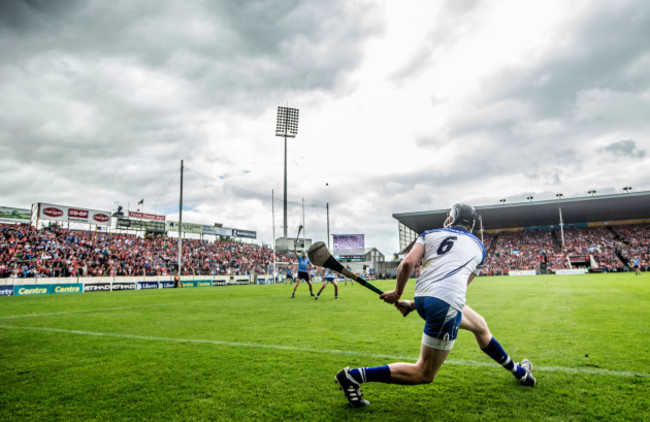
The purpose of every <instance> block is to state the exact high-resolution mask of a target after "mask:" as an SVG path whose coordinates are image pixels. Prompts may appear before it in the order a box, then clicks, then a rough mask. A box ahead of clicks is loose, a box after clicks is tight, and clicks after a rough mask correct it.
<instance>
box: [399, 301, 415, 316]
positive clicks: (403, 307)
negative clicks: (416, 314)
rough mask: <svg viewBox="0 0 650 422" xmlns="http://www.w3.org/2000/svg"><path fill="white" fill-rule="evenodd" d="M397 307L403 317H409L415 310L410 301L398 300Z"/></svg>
mask: <svg viewBox="0 0 650 422" xmlns="http://www.w3.org/2000/svg"><path fill="white" fill-rule="evenodd" d="M395 307H396V308H397V310H398V311H400V312H401V313H402V315H404V316H407V315H408V314H410V313H411V311H412V310H413V309H412V308H411V302H410V301H408V300H398V301H397V302H395Z"/></svg>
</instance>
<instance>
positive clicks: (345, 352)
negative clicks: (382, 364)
mask: <svg viewBox="0 0 650 422" xmlns="http://www.w3.org/2000/svg"><path fill="white" fill-rule="evenodd" d="M0 328H4V329H13V330H33V331H46V332H53V333H65V334H77V335H82V336H94V337H114V338H125V339H133V340H145V341H166V342H172V343H194V344H214V345H218V346H230V347H251V348H256V349H272V350H289V351H294V352H307V353H322V354H334V355H349V356H363V357H370V358H376V359H390V360H393V361H403V360H407V361H416V360H417V357H409V356H393V355H382V354H374V353H363V352H357V351H348V350H335V349H332V350H321V349H308V348H305V347H293V346H277V345H273V344H258V343H237V342H230V341H219V340H201V339H184V338H170V337H152V336H138V335H133V334H117V333H96V332H91V331H79V330H64V329H62V328H47V327H24V326H23V327H21V326H13V325H0ZM445 362H446V363H450V364H452V365H463V366H481V367H496V366H497V364H496V363H489V362H474V361H469V360H454V359H449V360H446V361H445ZM534 370H535V371H542V372H565V373H569V374H585V375H611V376H616V377H628V378H630V377H641V378H646V377H648V376H650V374H645V373H640V372H630V371H612V370H609V369H603V368H566V367H562V366H535V367H534Z"/></svg>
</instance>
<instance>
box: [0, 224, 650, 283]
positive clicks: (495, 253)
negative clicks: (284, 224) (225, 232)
mask: <svg viewBox="0 0 650 422" xmlns="http://www.w3.org/2000/svg"><path fill="white" fill-rule="evenodd" d="M483 242H484V244H485V248H486V250H487V258H486V261H485V265H484V267H483V274H485V275H505V274H508V273H509V272H510V271H513V270H534V271H542V269H544V270H546V271H548V272H554V271H556V270H558V269H565V268H575V267H576V266H577V267H589V268H591V269H592V270H597V271H622V270H625V269H626V268H627V267H629V266H631V265H632V262H633V261H634V260H635V259H639V260H640V266H641V268H642V269H643V270H644V271H648V270H650V224H634V225H619V226H611V227H588V228H587V227H581V228H565V229H564V230H563V231H560V230H537V231H528V230H524V231H501V232H498V233H494V234H490V233H484V236H483ZM182 244H183V247H182V272H183V274H184V275H188V274H195V275H248V274H251V273H257V274H263V273H270V272H271V267H272V265H273V251H272V250H271V249H270V248H268V247H265V246H258V245H254V244H243V243H238V242H233V241H218V240H217V241H208V240H198V239H184V240H183V242H182ZM562 245H564V246H562ZM294 258H295V257H293V256H292V255H291V256H290V255H286V254H276V258H275V259H276V261H277V262H292V261H294V260H295V259H294ZM177 262H178V239H175V238H169V237H152V238H143V237H140V236H136V235H132V234H123V233H104V232H90V231H78V230H69V229H63V228H57V227H50V228H43V229H40V230H37V229H36V228H34V227H31V226H29V225H21V224H0V278H6V277H10V276H12V275H13V276H15V277H20V278H24V277H75V276H88V277H98V276H135V275H173V274H176V273H177ZM417 271H418V269H416V272H417ZM415 275H417V273H416V274H415Z"/></svg>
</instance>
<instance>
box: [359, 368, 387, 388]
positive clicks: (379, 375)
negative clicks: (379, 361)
mask: <svg viewBox="0 0 650 422" xmlns="http://www.w3.org/2000/svg"><path fill="white" fill-rule="evenodd" d="M350 375H351V376H352V378H354V379H355V380H356V381H357V382H359V384H361V383H362V382H383V383H387V384H388V383H390V381H391V377H390V368H389V367H388V365H383V366H374V367H372V368H354V369H350Z"/></svg>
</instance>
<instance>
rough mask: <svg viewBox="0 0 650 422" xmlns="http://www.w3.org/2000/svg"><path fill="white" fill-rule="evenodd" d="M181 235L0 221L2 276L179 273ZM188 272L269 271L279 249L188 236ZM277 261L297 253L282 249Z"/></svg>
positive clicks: (185, 270)
mask: <svg viewBox="0 0 650 422" xmlns="http://www.w3.org/2000/svg"><path fill="white" fill-rule="evenodd" d="M177 247H178V245H177V239H173V238H167V237H155V238H147V239H145V238H142V237H138V236H136V235H131V234H119V233H110V234H109V233H101V232H90V231H78V230H68V229H63V228H45V229H40V230H37V229H35V228H34V227H31V226H29V225H23V224H0V278H6V277H10V276H11V275H12V274H13V275H14V276H15V277H18V278H28V277H74V276H91V277H92V276H97V277H99V276H108V275H115V276H131V275H144V274H146V275H169V274H174V272H175V268H176V262H177V259H178V249H177ZM182 255H183V257H182V260H183V261H182V262H183V274H186V275H189V274H194V275H249V274H251V272H255V273H257V274H260V273H265V272H267V271H269V268H270V266H271V265H272V263H273V251H272V250H271V249H269V248H267V247H263V246H258V245H253V244H242V243H236V242H221V241H214V242H212V241H207V240H198V239H184V240H183V250H182ZM276 260H277V261H284V262H289V261H291V260H292V259H291V257H289V256H286V255H283V254H276Z"/></svg>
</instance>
